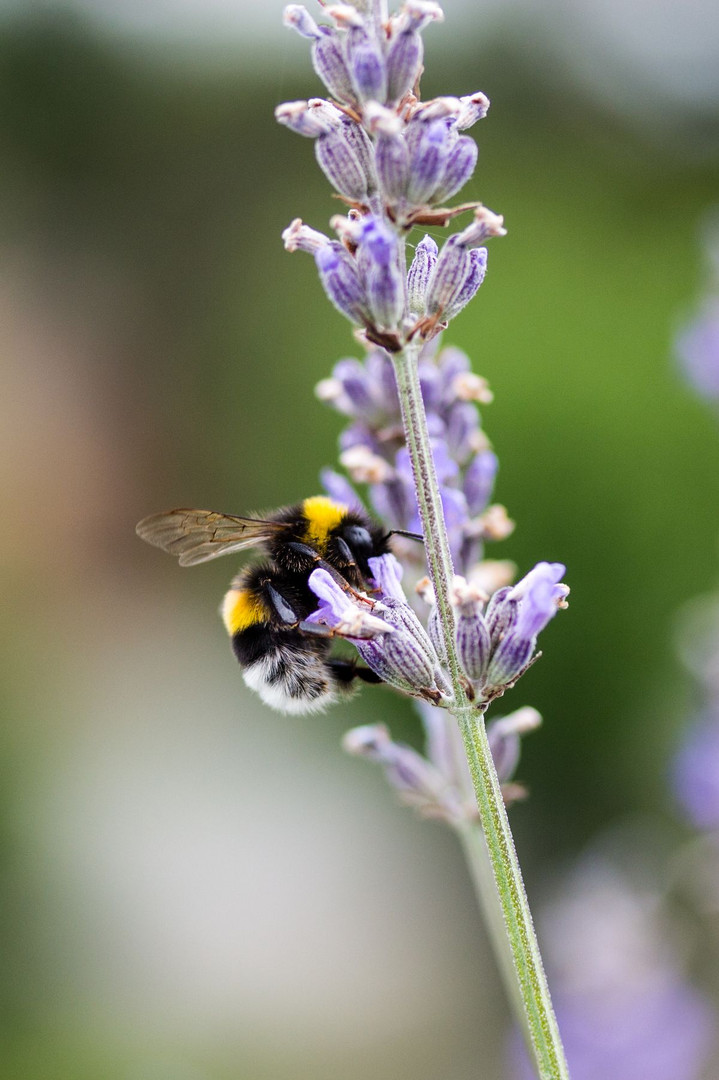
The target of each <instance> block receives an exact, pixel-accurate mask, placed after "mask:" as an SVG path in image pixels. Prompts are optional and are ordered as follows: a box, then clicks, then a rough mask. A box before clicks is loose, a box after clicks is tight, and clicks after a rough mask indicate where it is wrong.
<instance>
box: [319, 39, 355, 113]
mask: <svg viewBox="0 0 719 1080" xmlns="http://www.w3.org/2000/svg"><path fill="white" fill-rule="evenodd" d="M320 29H321V31H322V34H321V36H320V37H318V38H317V40H316V41H315V42H314V44H313V46H312V66H313V67H314V69H315V71H316V73H317V75H319V77H320V79H321V80H322V82H323V83H324V84H325V86H326V87H327V89H328V90H329V92H330V94H331V95H332V97H333V98H335V99H336V100H337V101H340V102H342V104H343V105H354V104H355V103H356V101H357V98H356V95H355V92H354V89H353V86H352V80H351V79H350V73H349V70H348V68H347V61H346V60H345V54H344V50H343V48H342V43H341V41H340V40H339V38H338V36H337V33H336V31H334V30H330V29H329V28H328V27H324V26H323V27H321V28H320Z"/></svg>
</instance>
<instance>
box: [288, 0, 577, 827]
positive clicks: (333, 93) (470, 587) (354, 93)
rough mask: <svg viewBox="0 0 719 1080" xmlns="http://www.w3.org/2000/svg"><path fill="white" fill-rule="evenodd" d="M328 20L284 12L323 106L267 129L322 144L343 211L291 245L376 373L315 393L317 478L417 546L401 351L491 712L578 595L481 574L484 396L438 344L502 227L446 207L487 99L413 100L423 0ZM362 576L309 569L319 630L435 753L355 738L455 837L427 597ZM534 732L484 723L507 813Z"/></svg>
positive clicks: (496, 531)
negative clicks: (398, 368)
mask: <svg viewBox="0 0 719 1080" xmlns="http://www.w3.org/2000/svg"><path fill="white" fill-rule="evenodd" d="M322 10H323V15H324V16H325V18H326V20H327V22H328V24H327V25H318V23H316V22H315V20H314V19H313V18H312V17H311V16H310V14H309V13H308V12H307V10H306V9H305V8H304V7H302V6H300V5H296V4H292V5H290V6H289V7H287V8H286V9H285V23H286V24H287V25H288V26H290V27H292V28H293V29H295V30H296V31H297V32H298V33H299V34H300V35H302V36H303V37H304V38H306V39H307V40H309V41H310V42H311V49H312V62H313V65H314V69H315V71H316V73H317V75H318V76H319V78H320V80H321V81H322V83H323V84H324V86H325V88H326V90H327V93H328V98H311V99H309V100H307V101H292V102H287V103H285V104H283V105H280V106H279V107H278V108H277V110H276V114H275V115H276V118H277V120H278V121H279V123H281V124H283V125H285V126H287V127H288V128H290V129H291V130H292V131H294V132H296V133H297V134H299V135H302V136H304V137H306V138H308V139H310V140H312V142H313V144H314V149H315V155H316V158H317V161H318V163H319V165H320V167H321V169H322V171H323V172H324V174H325V176H326V177H327V179H328V180H329V182H330V184H331V185H332V187H333V188H334V190H335V192H336V194H337V195H338V196H339V197H340V199H341V200H342V201H343V202H344V203H345V204H346V205H347V207H348V212H347V213H346V214H345V215H342V216H335V217H333V218H332V220H331V222H330V224H331V227H332V229H333V231H334V236H330V235H327V234H325V233H323V232H320V231H318V230H316V229H314V228H311V227H310V226H308V225H306V224H304V223H303V222H302V221H301V220H300V219H299V218H298V219H296V220H294V221H293V222H292V223H291V224H290V225H289V226H288V228H287V229H286V230H285V231H284V233H283V239H284V242H285V246H286V248H287V249H288V250H290V251H298V250H299V251H304V252H307V253H309V254H311V255H312V256H313V258H314V260H315V263H316V266H317V270H318V274H319V278H320V282H321V284H322V286H323V288H324V290H325V293H326V294H327V296H328V298H329V299H330V301H331V302H332V304H333V305H334V306H335V308H336V309H337V310H338V311H339V312H340V313H341V314H342V315H344V316H345V317H346V318H347V319H348V320H349V321H350V322H351V323H352V324H353V326H354V327H355V328H356V329H355V337H356V339H357V340H358V341H359V342H361V343H362V345H363V346H364V348H365V350H366V356H365V359H364V360H358V359H352V358H346V359H344V360H341V361H340V362H339V363H338V364H337V365H336V366H335V368H334V371H333V372H332V376H331V377H330V378H328V379H324V380H323V381H322V382H321V383H320V384H319V386H318V388H317V393H318V396H319V397H320V399H321V400H323V401H325V402H327V403H328V404H330V405H331V406H332V407H333V408H335V409H336V410H337V411H338V412H340V413H341V414H342V415H343V416H344V417H345V418H346V419H347V421H348V423H347V426H346V428H345V431H344V432H343V434H342V436H341V439H340V463H341V465H342V466H343V468H344V469H345V470H346V472H347V474H349V478H350V479H349V480H348V479H347V478H346V477H345V476H344V475H342V474H341V473H339V472H334V471H332V470H327V471H326V472H325V473H324V475H323V483H324V486H325V489H326V490H327V492H328V493H329V494H330V496H331V497H332V498H333V499H335V500H336V501H337V502H339V503H341V504H343V505H346V506H348V507H353V506H354V507H361V506H362V503H361V500H360V496H359V495H358V493H357V491H356V489H355V486H353V485H361V486H362V487H363V488H365V491H366V497H367V500H368V503H369V504H370V506H371V509H372V511H373V512H374V514H375V515H376V516H377V517H379V518H380V519H381V520H382V521H383V522H384V523H385V524H386V525H387V526H388V528H389V529H390V530H392V531H395V532H397V531H399V532H404V533H412V534H421V533H422V532H423V529H422V522H421V520H420V515H419V509H418V505H417V495H416V486H415V478H414V477H413V473H412V467H411V464H410V455H409V452H408V449H407V446H406V443H405V433H404V427H403V418H402V415H401V410H400V403H399V398H398V393H397V388H396V383H395V371H394V360H395V359H396V354H399V353H402V354H403V356H404V358H405V359H406V358H407V357H409V356H410V355H411V357H412V361H411V362H412V363H415V362H416V363H417V365H418V369H417V374H418V375H419V380H420V384H421V395H422V398H423V402H424V409H425V413H426V421H427V425H428V431H429V437H430V441H431V450H432V456H433V459H434V467H435V471H436V474H437V481H438V485H439V494H440V498H441V502H442V506H443V510H444V517H445V522H446V527H447V533H448V539H449V545H450V551H451V555H452V559H453V564H454V570H455V572H456V573H457V575H458V576H457V577H455V578H454V581H453V586H452V596H451V603H452V605H453V607H454V613H455V624H456V651H457V659H458V661H459V665H460V668H461V671H462V672H463V682H464V689H465V691H466V694H467V695H468V697H469V698H470V699H472V700H474V701H475V702H476V704H477V706H478V708H480V709H481V710H482V711H484V709H486V707H487V705H488V704H489V702H491V701H493V700H494V699H495V698H497V697H499V696H501V695H502V694H503V693H504V691H505V690H506V689H507V688H508V687H509V686H512V685H513V684H514V682H515V681H516V679H517V678H518V677H519V676H520V675H521V674H522V672H523V671H524V670H526V668H527V667H528V666H529V664H530V663H531V662H532V659H533V657H534V656H535V655H536V654H535V650H536V643H537V635H538V633H539V632H540V631H541V630H542V629H543V628H544V626H545V625H546V624H547V622H548V621H549V620H550V619H551V617H552V616H553V615H554V614H555V612H556V611H557V610H558V609H559V608H560V607H564V606H566V599H565V598H566V595H567V592H568V589H567V587H566V586H565V585H563V584H562V583H561V577H562V575H563V573H564V567H563V566H562V565H561V564H560V563H545V562H543V563H539V564H538V565H537V566H536V567H535V568H534V569H533V570H531V571H530V572H529V574H527V575H526V576H525V577H524V578H523V579H522V580H521V581H520V582H519V583H518V584H516V585H514V586H512V585H511V582H512V580H513V578H514V574H515V568H514V566H513V564H511V563H507V562H501V561H492V560H486V559H484V545H485V543H486V542H487V541H491V540H501V539H504V538H505V537H507V536H508V535H509V534H510V533H511V531H512V529H513V528H514V525H513V523H512V522H511V521H510V520H509V518H508V516H507V513H506V511H505V509H504V507H502V506H499V505H490V499H491V495H492V490H493V486H494V480H495V475H496V472H497V459H496V456H495V454H494V452H493V450H492V448H491V445H490V443H489V440H488V439H487V437H486V435H485V434H484V432H483V430H482V427H481V422H480V416H479V412H478V408H477V406H478V404H480V405H481V404H487V403H489V402H490V401H491V400H492V395H491V393H490V391H489V388H488V386H487V383H486V381H485V380H484V379H481V378H480V377H479V376H477V375H475V374H473V373H472V372H471V370H470V365H469V360H468V359H467V357H466V356H465V355H464V354H463V353H462V352H460V351H459V350H458V349H453V348H445V349H439V335H440V333H441V331H442V330H444V329H445V328H446V326H447V325H448V323H449V322H450V320H451V319H453V318H454V317H455V316H456V315H457V314H458V313H459V312H460V311H461V310H462V309H463V308H464V307H465V305H466V304H467V303H468V302H469V301H470V300H471V299H472V297H473V296H474V295H475V294H476V293H477V291H478V289H479V288H480V286H481V285H482V283H483V281H484V278H485V274H486V269H487V249H486V247H485V246H484V244H485V241H486V240H488V239H489V238H491V237H498V236H503V235H504V233H505V229H504V225H503V220H502V218H501V217H499V216H498V215H496V214H494V213H493V212H492V211H490V210H488V209H487V208H485V207H484V206H482V205H481V204H479V203H469V204H465V205H461V206H456V207H454V208H447V207H446V206H445V205H444V203H445V202H446V200H448V199H451V198H452V197H453V196H454V195H456V194H457V192H459V190H460V189H461V188H462V186H463V185H464V184H465V183H466V182H467V181H468V180H469V179H470V177H471V176H472V174H473V172H474V169H475V166H476V163H477V156H478V152H477V145H476V143H475V142H474V140H473V139H472V138H471V137H470V136H469V135H467V134H465V132H467V131H468V129H469V128H471V127H472V126H473V125H474V124H475V123H476V122H477V121H478V120H481V119H482V118H483V117H484V116H486V114H487V110H488V108H489V101H488V100H487V98H486V97H485V95H484V94H482V93H479V92H477V93H472V94H468V95H465V96H461V97H438V98H434V99H433V100H430V101H425V102H423V101H421V99H420V94H419V76H420V74H421V71H422V60H423V45H422V37H421V33H422V31H423V30H424V29H425V28H426V26H428V25H429V23H431V22H433V21H436V20H439V19H441V18H442V17H443V16H442V11H441V8H439V6H438V5H437V4H436V3H433V2H431V0H405V3H404V4H403V6H402V8H401V10H400V12H399V13H397V14H394V15H390V16H388V15H387V12H386V4H385V3H384V2H382V0H366V2H363V3H361V4H360V3H359V2H358V3H356V4H338V5H332V6H325V5H323V9H322ZM470 211H471V212H472V219H471V221H470V222H469V224H468V225H466V226H465V227H464V228H463V229H461V230H460V231H458V232H456V233H455V234H453V235H450V236H449V237H448V238H447V239H446V240H445V242H444V243H443V244H441V245H438V244H437V243H436V242H435V240H434V239H433V238H432V237H431V236H429V235H425V236H424V237H422V238H420V239H419V240H418V242H416V243H415V245H414V247H413V246H412V245H411V244H408V239H407V237H408V233H409V231H410V229H411V228H412V227H413V226H416V225H420V226H421V225H425V226H435V227H437V228H439V227H444V226H446V225H448V224H449V223H450V221H452V220H453V218H454V217H455V216H457V215H458V214H461V213H466V212H470ZM408 248H409V249H410V256H409V257H408V254H407V251H408ZM393 546H394V549H395V551H396V552H397V554H398V555H400V556H401V558H402V562H403V563H404V564H405V565H407V566H408V567H410V568H412V569H414V570H415V571H417V570H418V568H422V570H421V571H420V573H421V572H422V571H423V570H424V566H425V552H424V550H423V547H422V545H421V544H418V543H416V542H413V541H411V540H410V539H404V538H402V537H400V536H396V537H395V538H394V541H393ZM370 568H371V573H372V575H373V576H372V578H371V579H369V580H368V583H367V584H368V588H369V589H370V592H368V594H367V595H365V594H362V593H357V592H355V591H353V590H347V589H344V588H342V587H341V584H340V583H338V582H337V581H336V580H335V578H334V577H333V576H332V575H331V574H330V573H328V572H327V571H326V570H325V569H324V568H322V567H320V568H318V569H317V570H315V572H314V573H313V574H312V575H311V577H310V582H309V584H310V588H311V589H312V590H313V591H314V593H315V595H316V596H317V599H318V608H317V610H316V611H315V612H314V613H313V614H312V615H311V616H310V618H309V620H308V621H309V622H312V623H317V624H320V625H322V626H326V627H327V628H329V630H330V631H333V632H335V633H337V634H340V635H341V636H343V637H345V638H347V639H348V640H350V641H351V642H353V644H354V645H355V647H356V648H357V651H358V653H359V655H360V657H361V658H362V660H363V662H364V663H365V664H366V665H367V666H368V667H369V668H371V669H372V670H373V671H374V672H375V673H376V674H377V675H378V676H379V677H380V678H381V679H382V680H383V681H384V682H386V683H388V684H390V685H391V686H394V687H395V688H397V689H399V690H400V691H402V692H403V693H405V694H408V695H410V696H413V697H414V698H416V699H418V702H419V706H420V709H421V712H422V718H423V721H424V723H425V729H426V735H427V754H426V757H422V756H421V755H419V754H418V753H416V752H415V751H414V750H411V749H409V748H408V747H403V746H401V745H399V744H396V743H394V742H393V741H392V739H391V737H390V735H389V732H388V731H387V730H386V729H385V728H381V727H376V726H375V727H363V728H362V729H359V730H358V731H355V732H350V733H349V735H348V737H347V746H348V749H350V750H352V752H354V753H358V754H362V755H363V756H366V757H368V758H371V759H372V760H375V761H377V762H379V763H381V764H382V765H383V766H384V768H385V770H386V772H387V776H388V778H389V779H390V781H391V782H392V783H393V784H394V786H395V787H396V788H397V789H398V790H399V791H400V792H401V794H402V797H403V798H404V799H405V801H409V802H411V803H413V805H415V806H417V807H418V809H421V811H422V812H423V813H427V814H435V815H437V816H440V817H443V818H445V819H446V820H447V821H450V822H453V823H454V824H458V823H459V822H460V821H466V820H467V819H468V818H473V817H474V815H475V813H476V806H475V802H474V799H473V797H472V785H471V782H470V778H469V774H468V773H467V770H466V765H464V764H461V765H459V766H458V765H457V762H458V761H460V762H463V761H464V754H463V752H462V750H461V745H460V744H459V743H458V742H457V740H458V739H459V733H458V730H457V725H456V722H455V721H454V720H453V719H452V718H451V717H449V718H448V716H447V713H446V712H445V711H442V710H437V709H435V708H433V705H437V704H439V705H446V706H450V705H451V704H452V701H453V693H454V691H453V689H452V681H451V679H450V674H449V669H450V667H451V666H452V665H450V663H449V662H448V657H447V656H446V646H445V640H444V638H443V636H442V634H441V633H440V628H439V616H438V611H437V607H436V604H435V598H434V595H433V592H432V588H431V586H430V585H429V583H428V581H427V579H425V580H424V581H423V582H417V581H416V578H417V577H419V576H420V574H419V573H415V574H414V581H413V582H412V584H414V585H415V587H416V592H418V593H419V597H421V600H423V601H425V608H424V610H425V612H426V611H427V610H428V609H429V614H428V617H427V619H426V623H425V624H423V622H422V621H420V619H419V618H418V616H417V614H416V610H415V609H416V608H418V607H419V606H420V604H421V600H420V599H418V597H417V595H412V597H411V602H410V601H408V599H407V597H406V595H405V592H404V590H403V588H402V585H401V582H400V579H401V567H400V564H399V563H398V562H397V559H396V558H395V557H394V556H393V555H382V556H380V557H378V558H376V559H371V560H370ZM410 592H412V590H410ZM443 603H444V601H443ZM445 617H446V605H445ZM425 627H426V628H425ZM454 670H456V667H455V669H454ZM430 703H431V704H430ZM538 722H539V718H538V715H537V714H536V713H535V712H534V711H533V710H526V709H525V710H519V712H518V713H516V714H512V716H511V717H505V718H504V719H502V720H497V721H493V722H492V723H491V724H490V725H489V728H488V732H489V738H490V742H491V745H492V750H493V753H494V757H495V762H496V764H497V769H498V773H499V776H500V779H501V780H502V782H503V783H504V785H505V786H504V792H505V798H506V799H507V800H508V801H511V799H513V798H516V797H518V796H519V795H520V794H521V788H519V787H518V786H517V785H514V784H512V783H510V780H511V777H512V775H513V772H514V768H515V767H516V764H517V760H518V757H519V739H520V736H521V734H523V733H524V732H525V731H528V730H530V729H531V728H533V727H535V726H536V724H537V723H538Z"/></svg>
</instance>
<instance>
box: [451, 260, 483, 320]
mask: <svg viewBox="0 0 719 1080" xmlns="http://www.w3.org/2000/svg"><path fill="white" fill-rule="evenodd" d="M486 272H487V249H486V248H483V247H482V248H472V249H471V250H470V251H469V252H468V259H467V272H466V274H465V277H464V281H463V282H462V284H461V286H460V288H459V291H458V292H457V295H456V296H455V298H454V300H452V301H451V302H450V303H449V304H448V305H447V307H446V308H445V309H444V312H443V315H442V317H443V318H444V319H445V320H446V321H447V322H449V320H450V319H454V318H455V316H456V315H459V313H460V311H461V310H462V309H463V308H465V307H466V306H467V304H468V303H469V301H470V300H471V299H472V298H473V297H474V296H475V295H476V293H477V290H478V289H479V287H480V285H481V284H482V282H483V281H484V276H485V274H486Z"/></svg>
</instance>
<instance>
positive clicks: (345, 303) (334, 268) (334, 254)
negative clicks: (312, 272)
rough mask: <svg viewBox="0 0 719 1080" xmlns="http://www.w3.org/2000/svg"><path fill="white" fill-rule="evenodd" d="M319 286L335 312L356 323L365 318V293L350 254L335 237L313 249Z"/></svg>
mask: <svg viewBox="0 0 719 1080" xmlns="http://www.w3.org/2000/svg"><path fill="white" fill-rule="evenodd" d="M315 263H316V264H317V269H318V271H319V275H320V281H321V282H322V287H323V288H324V290H325V292H326V293H327V296H328V298H329V299H330V301H331V302H332V303H333V304H334V306H335V307H336V308H337V310H338V311H339V312H341V314H342V315H344V316H345V318H347V319H349V320H350V322H353V323H356V324H357V325H358V326H364V325H366V324H367V323H368V322H369V309H368V306H367V296H366V294H365V290H364V287H363V285H362V282H361V281H360V279H359V275H358V273H357V269H356V267H355V264H354V261H353V259H352V256H351V255H350V254H349V252H348V251H347V249H346V248H344V247H343V246H342V244H340V243H339V242H338V241H337V240H332V241H330V243H329V244H325V245H324V246H323V247H320V248H318V250H317V251H316V252H315Z"/></svg>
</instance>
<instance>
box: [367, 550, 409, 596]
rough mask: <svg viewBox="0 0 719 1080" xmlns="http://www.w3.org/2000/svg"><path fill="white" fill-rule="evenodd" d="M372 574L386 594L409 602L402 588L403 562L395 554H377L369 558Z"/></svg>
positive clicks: (379, 587)
mask: <svg viewBox="0 0 719 1080" xmlns="http://www.w3.org/2000/svg"><path fill="white" fill-rule="evenodd" d="M367 562H368V564H369V568H370V573H371V574H372V580H373V581H374V583H375V585H376V587H377V588H378V589H379V590H380V592H381V593H382V594H383V595H384V596H391V597H392V598H393V599H394V600H402V601H404V603H407V597H406V596H405V594H404V589H403V588H402V574H403V569H402V564H401V563H400V562H399V561H398V560H397V559H396V558H395V557H394V555H392V554H391V553H390V554H387V555H377V556H374V557H372V558H370V559H368V560H367Z"/></svg>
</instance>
